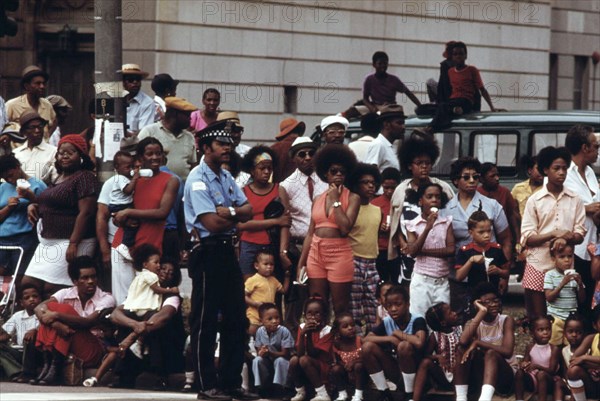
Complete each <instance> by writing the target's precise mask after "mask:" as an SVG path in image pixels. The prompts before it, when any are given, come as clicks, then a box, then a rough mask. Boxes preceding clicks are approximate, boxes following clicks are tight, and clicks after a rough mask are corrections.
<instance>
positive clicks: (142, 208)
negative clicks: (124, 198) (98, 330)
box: [111, 137, 179, 304]
mask: <svg viewBox="0 0 600 401" xmlns="http://www.w3.org/2000/svg"><path fill="white" fill-rule="evenodd" d="M136 155H137V157H139V159H140V161H141V162H142V168H143V169H151V170H152V172H153V175H152V177H149V178H142V177H141V178H139V179H138V182H137V183H136V186H135V193H134V194H133V205H134V207H133V208H129V209H124V210H121V211H119V212H117V213H115V215H114V219H113V220H114V223H115V224H116V225H117V226H119V229H118V230H117V232H116V233H115V238H114V240H113V243H112V251H111V253H112V264H113V271H112V290H113V296H114V297H115V299H116V301H117V304H120V303H122V302H123V301H124V300H125V297H126V296H127V290H128V289H129V285H130V284H131V281H132V280H133V278H134V277H135V270H133V267H132V266H131V261H128V260H125V259H123V257H121V255H120V254H119V253H118V252H117V251H116V250H115V248H116V247H117V246H119V245H120V244H121V241H122V240H123V229H122V228H120V227H122V226H123V225H124V224H130V223H133V222H136V221H137V222H139V228H138V231H137V234H136V236H135V244H136V245H137V244H144V243H147V244H152V245H154V246H155V247H157V248H158V249H162V241H163V234H164V231H165V222H166V219H167V215H168V214H169V212H170V211H171V209H172V208H173V204H174V203H175V197H176V196H177V190H178V189H179V181H178V180H177V178H176V177H174V176H172V175H171V174H168V173H165V172H161V171H160V166H161V164H162V162H163V157H164V150H163V146H162V144H161V143H160V141H159V140H158V139H156V138H153V137H148V138H144V139H142V140H141V141H140V143H138V145H137V148H136Z"/></svg>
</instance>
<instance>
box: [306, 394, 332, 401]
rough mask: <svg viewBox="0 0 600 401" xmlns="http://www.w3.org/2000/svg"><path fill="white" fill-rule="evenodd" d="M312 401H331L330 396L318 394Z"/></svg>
mask: <svg viewBox="0 0 600 401" xmlns="http://www.w3.org/2000/svg"><path fill="white" fill-rule="evenodd" d="M310 401H331V398H330V397H329V395H328V394H317V395H315V396H314V397H313V398H311V400H310Z"/></svg>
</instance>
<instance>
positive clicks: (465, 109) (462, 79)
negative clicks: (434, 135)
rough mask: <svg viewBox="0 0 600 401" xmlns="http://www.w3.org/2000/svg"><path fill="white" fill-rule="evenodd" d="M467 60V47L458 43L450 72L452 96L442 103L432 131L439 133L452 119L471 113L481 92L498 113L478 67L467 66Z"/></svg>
mask: <svg viewBox="0 0 600 401" xmlns="http://www.w3.org/2000/svg"><path fill="white" fill-rule="evenodd" d="M466 59H467V45H465V44H464V43H463V42H456V43H455V44H454V47H453V49H452V62H453V63H454V66H453V67H451V68H450V69H449V70H448V77H449V78H450V85H451V86H452V94H451V95H450V100H449V101H448V102H447V103H440V104H439V106H438V108H437V111H436V114H435V116H434V117H433V120H432V121H431V125H430V130H432V131H433V132H438V131H441V130H443V129H446V128H448V127H449V126H450V122H451V121H452V118H454V117H456V116H460V115H462V114H467V113H470V112H471V111H472V110H473V105H474V102H475V93H476V92H477V91H479V92H480V93H481V96H482V97H483V98H484V99H485V101H486V103H487V104H488V106H490V110H491V111H496V109H495V108H494V105H493V104H492V99H491V98H490V94H489V93H488V91H487V90H486V89H485V87H484V86H483V81H482V80H481V75H480V74H479V70H478V69H477V67H475V66H472V65H467V64H465V60H466Z"/></svg>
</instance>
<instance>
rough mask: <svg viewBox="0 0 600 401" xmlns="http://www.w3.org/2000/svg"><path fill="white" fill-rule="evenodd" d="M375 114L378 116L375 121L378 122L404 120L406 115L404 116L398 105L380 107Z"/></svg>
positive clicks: (401, 108) (402, 109)
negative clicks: (394, 119) (395, 119)
mask: <svg viewBox="0 0 600 401" xmlns="http://www.w3.org/2000/svg"><path fill="white" fill-rule="evenodd" d="M377 114H379V117H377V120H379V121H385V120H389V119H391V118H402V119H406V115H405V114H404V108H403V107H402V106H400V105H399V104H388V105H385V106H382V107H381V109H380V110H379V111H378V113H377Z"/></svg>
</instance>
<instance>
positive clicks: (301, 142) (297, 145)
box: [290, 136, 318, 157]
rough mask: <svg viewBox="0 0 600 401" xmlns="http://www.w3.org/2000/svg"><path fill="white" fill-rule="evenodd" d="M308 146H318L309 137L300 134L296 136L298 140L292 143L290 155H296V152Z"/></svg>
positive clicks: (314, 147) (311, 147)
mask: <svg viewBox="0 0 600 401" xmlns="http://www.w3.org/2000/svg"><path fill="white" fill-rule="evenodd" d="M307 148H308V149H314V150H317V148H318V146H317V144H316V143H314V142H313V141H312V139H310V138H309V137H307V136H299V137H298V138H296V140H294V142H293V143H292V146H291V147H290V156H291V157H294V155H295V154H296V152H298V151H299V150H301V149H307Z"/></svg>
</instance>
